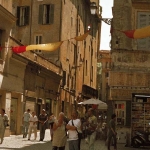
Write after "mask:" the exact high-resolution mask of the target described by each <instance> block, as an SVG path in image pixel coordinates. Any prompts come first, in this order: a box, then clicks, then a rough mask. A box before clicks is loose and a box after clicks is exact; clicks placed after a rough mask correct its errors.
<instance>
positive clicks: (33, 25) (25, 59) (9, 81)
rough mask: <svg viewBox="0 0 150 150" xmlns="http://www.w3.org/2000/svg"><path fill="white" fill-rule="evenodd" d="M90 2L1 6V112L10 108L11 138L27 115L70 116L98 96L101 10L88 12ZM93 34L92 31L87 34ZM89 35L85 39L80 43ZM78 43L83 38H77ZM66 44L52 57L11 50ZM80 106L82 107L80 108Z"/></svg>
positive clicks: (51, 0)
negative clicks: (42, 113) (22, 47)
mask: <svg viewBox="0 0 150 150" xmlns="http://www.w3.org/2000/svg"><path fill="white" fill-rule="evenodd" d="M91 2H93V1H90V0H86V1H80V0H65V1H64V0H37V1H34V0H31V1H26V0H13V1H11V3H9V2H6V1H4V0H2V1H1V2H0V11H1V12H2V13H0V17H1V19H2V20H3V23H2V22H1V23H0V46H1V47H2V51H1V58H2V59H1V88H0V107H1V108H5V109H6V113H7V114H8V115H9V119H10V131H11V134H20V133H21V128H22V127H21V126H22V115H23V112H24V111H25V110H26V109H28V108H30V109H31V111H36V113H37V115H39V114H40V112H41V110H42V108H45V109H46V111H47V113H48V114H49V113H50V112H53V113H54V114H55V115H56V116H57V115H58V113H59V112H60V111H64V112H65V114H66V115H67V116H68V117H70V114H71V112H72V110H73V109H75V108H76V109H79V111H82V110H83V108H82V106H81V105H77V103H78V102H80V101H83V100H84V99H88V98H91V97H97V90H96V70H97V66H96V65H95V64H97V51H98V50H99V41H100V27H101V23H100V18H101V8H100V6H99V0H94V2H96V3H95V4H96V5H97V11H96V14H95V15H91V13H90V5H91ZM89 30H90V32H89ZM85 33H86V35H87V37H86V39H84V38H83V39H82V38H81V39H82V40H79V41H78V40H76V38H75V37H80V36H81V35H84V34H85ZM79 39H80V38H79ZM60 41H62V45H61V46H60V48H58V49H57V50H55V51H53V52H48V51H41V50H40V49H33V50H32V51H28V52H24V53H14V52H13V51H12V47H19V46H28V45H34V44H47V43H56V42H60ZM77 107H79V108H77Z"/></svg>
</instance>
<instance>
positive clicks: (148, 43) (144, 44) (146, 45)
mask: <svg viewBox="0 0 150 150" xmlns="http://www.w3.org/2000/svg"><path fill="white" fill-rule="evenodd" d="M148 25H150V12H138V20H137V28H142V27H145V26H148ZM137 49H138V50H150V38H149V37H148V38H144V39H138V40H137Z"/></svg>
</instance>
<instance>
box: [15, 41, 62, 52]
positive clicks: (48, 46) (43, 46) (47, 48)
mask: <svg viewBox="0 0 150 150" xmlns="http://www.w3.org/2000/svg"><path fill="white" fill-rule="evenodd" d="M62 43H63V41H61V42H56V43H48V44H37V45H28V46H18V47H13V48H12V50H13V52H15V53H22V52H25V51H30V50H44V51H54V50H56V49H58V48H59V47H60V46H61V44H62Z"/></svg>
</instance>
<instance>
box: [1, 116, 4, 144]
mask: <svg viewBox="0 0 150 150" xmlns="http://www.w3.org/2000/svg"><path fill="white" fill-rule="evenodd" d="M3 131H4V123H3V117H2V116H1V115H0V144H2V143H3Z"/></svg>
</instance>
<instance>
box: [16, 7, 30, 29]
mask: <svg viewBox="0 0 150 150" xmlns="http://www.w3.org/2000/svg"><path fill="white" fill-rule="evenodd" d="M29 11H30V7H29V6H21V7H17V25H18V26H26V25H28V24H29V18H30V16H29Z"/></svg>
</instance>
